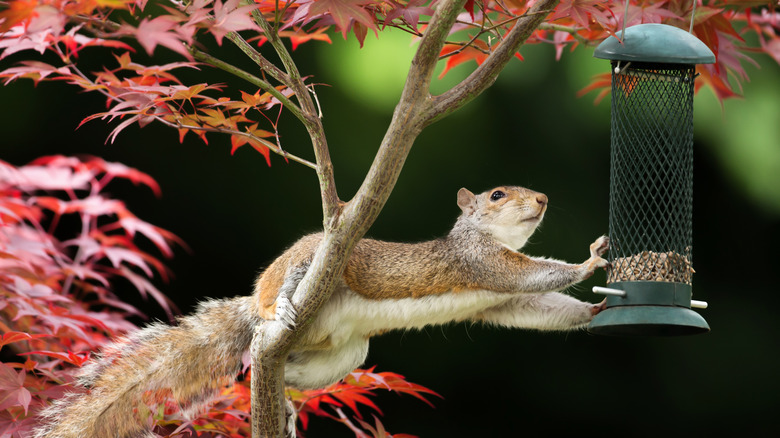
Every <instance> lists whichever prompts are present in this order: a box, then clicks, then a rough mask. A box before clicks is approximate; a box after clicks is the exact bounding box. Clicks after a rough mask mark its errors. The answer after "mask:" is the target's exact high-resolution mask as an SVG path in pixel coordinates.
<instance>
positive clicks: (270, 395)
mask: <svg viewBox="0 0 780 438" xmlns="http://www.w3.org/2000/svg"><path fill="white" fill-rule="evenodd" d="M558 1H559V0H542V1H541V2H540V3H539V4H537V5H536V6H535V7H534V8H533V11H543V10H544V9H545V8H550V9H551V8H553V7H555V5H556V4H557V3H558ZM465 2H466V0H442V1H440V2H439V3H438V6H437V8H436V13H435V14H434V16H433V17H432V18H431V21H430V23H429V25H428V28H427V29H426V31H425V34H424V35H423V37H422V39H421V40H420V45H419V47H418V49H417V52H416V54H415V56H414V58H413V60H412V64H411V67H410V71H409V76H408V77H407V81H406V84H405V85H404V89H403V92H402V95H401V99H400V102H399V104H398V106H396V108H395V111H394V113H393V119H392V121H391V122H390V126H389V127H388V130H387V132H386V134H385V137H384V138H383V140H382V143H381V145H380V148H379V151H378V152H377V155H376V157H375V158H374V162H373V164H372V165H371V168H370V169H369V171H368V174H367V175H366V178H365V179H364V181H363V184H362V185H361V187H360V189H359V190H358V192H357V193H356V195H355V196H354V198H353V199H351V200H350V201H349V202H347V203H345V204H344V203H341V202H340V201H338V200H337V198H336V199H334V196H335V193H336V191H335V186H333V184H334V180H333V178H332V174H330V172H332V166H331V163H330V158H329V156H328V155H327V144H326V143H325V139H324V136H322V137H320V136H321V135H322V133H323V131H322V130H321V126H322V125H321V124H319V125H318V126H316V127H308V126H307V129H309V133H310V135H311V136H312V143H313V146H314V149H315V153H316V154H317V165H318V166H321V167H320V168H319V170H318V174H319V175H320V190H321V193H322V194H323V213H324V220H323V225H324V237H323V239H322V242H321V243H320V246H319V248H318V249H317V251H316V253H315V255H314V258H313V260H312V263H311V265H310V267H309V269H308V271H307V273H306V276H305V277H304V278H303V280H302V281H301V283H300V284H299V286H298V289H297V290H296V292H295V294H294V296H293V298H292V303H293V305H294V307H295V308H296V309H297V311H298V316H297V318H296V328H295V330H283V329H280V328H279V327H280V326H281V325H280V324H276V322H275V321H268V322H266V323H264V324H263V325H262V326H261V327H259V328H258V332H262V333H256V338H255V342H253V351H252V417H253V418H252V425H253V427H252V436H253V437H254V438H260V437H263V438H266V437H268V438H270V437H274V438H275V437H281V436H283V433H284V424H285V422H284V418H283V416H284V412H285V400H284V362H285V359H286V357H287V355H288V353H289V351H290V349H291V348H292V346H293V345H294V344H295V341H296V339H297V338H298V336H299V335H300V333H302V331H303V329H304V328H305V327H306V326H307V324H308V323H309V322H310V321H311V320H312V319H313V318H314V316H315V315H316V312H317V311H318V310H319V308H320V307H321V305H322V304H323V303H324V302H325V301H326V300H327V299H328V298H329V297H330V295H331V293H332V292H333V289H334V287H335V285H336V283H337V281H338V280H339V278H340V277H341V275H342V273H343V272H344V268H345V266H346V263H347V260H348V258H349V255H350V253H351V251H352V248H353V247H354V245H355V244H356V243H357V242H358V240H360V239H361V238H362V237H363V236H364V235H365V233H366V232H367V231H368V229H369V227H370V226H371V225H372V224H373V223H374V221H375V220H376V218H377V217H378V216H379V212H380V211H381V210H382V207H384V205H385V203H386V202H387V199H388V198H389V196H390V193H391V192H392V190H393V187H394V186H395V183H396V181H397V180H398V176H399V175H400V173H401V169H402V168H403V165H404V163H405V161H406V157H407V156H408V155H409V152H410V150H411V147H412V145H413V144H414V141H415V139H416V138H417V136H418V135H419V134H420V132H421V131H422V129H423V128H424V127H425V126H427V125H428V124H430V123H431V122H432V121H434V120H436V119H438V118H440V117H443V116H445V115H446V114H448V113H450V112H451V111H449V110H447V108H448V107H447V105H452V106H453V108H457V107H460V106H462V105H463V104H465V103H466V102H467V101H469V100H471V99H472V98H473V97H474V96H476V95H478V94H479V93H481V92H482V91H484V89H486V88H487V87H488V86H490V84H492V82H493V81H494V80H495V76H496V75H497V74H498V72H499V71H500V70H501V69H502V68H503V66H504V65H506V63H507V62H509V60H510V59H511V56H512V54H513V53H514V52H515V51H517V49H518V48H519V46H520V45H522V43H523V42H524V41H525V39H526V38H528V36H529V35H530V34H531V32H533V30H534V29H535V28H536V27H537V26H538V25H539V23H541V22H542V21H543V20H544V17H546V15H547V13H538V12H535V13H533V14H531V15H530V19H529V20H525V19H520V20H518V23H517V25H516V26H515V27H514V28H513V29H512V31H510V32H509V33H508V34H507V40H509V42H507V41H505V42H504V43H503V44H502V47H501V48H500V49H499V51H500V53H499V54H496V53H494V55H495V56H493V55H491V57H489V59H488V61H489V63H488V64H489V67H485V68H482V69H481V70H479V71H478V72H475V74H473V75H471V76H470V77H469V78H468V79H467V80H466V81H469V83H468V84H461V85H459V86H457V87H456V88H454V89H453V90H455V89H457V91H454V92H451V93H449V94H448V95H446V96H442V97H440V98H436V99H434V98H432V97H431V95H430V94H429V93H430V92H429V90H430V82H431V78H432V76H433V71H434V68H435V67H436V63H437V61H438V59H439V54H440V53H441V50H442V47H443V46H444V41H445V40H446V38H447V36H448V35H449V32H450V29H451V28H452V26H453V24H454V23H455V20H456V18H457V16H458V13H459V12H460V11H461V10H462V8H463V5H464V4H465ZM539 17H541V18H539ZM499 51H497V53H498V52H499ZM283 58H284V56H283ZM285 65H286V66H287V64H285ZM296 73H297V72H296ZM288 74H289V71H288ZM293 76H295V75H293ZM464 82H465V81H464ZM459 87H460V88H459ZM297 92H298V90H296V94H297ZM299 99H300V97H299ZM309 105H310V102H308V103H307V102H301V107H302V108H304V109H306V108H307V107H310V106H309ZM317 122H319V120H317ZM312 128H314V129H312ZM322 171H324V172H325V175H322V174H320V172H322ZM328 175H330V176H328Z"/></svg>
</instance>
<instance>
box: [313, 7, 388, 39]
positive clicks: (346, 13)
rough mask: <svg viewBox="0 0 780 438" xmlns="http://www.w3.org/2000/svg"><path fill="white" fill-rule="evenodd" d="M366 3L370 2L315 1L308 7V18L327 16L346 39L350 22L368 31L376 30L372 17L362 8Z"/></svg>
mask: <svg viewBox="0 0 780 438" xmlns="http://www.w3.org/2000/svg"><path fill="white" fill-rule="evenodd" d="M368 3H371V0H315V1H314V3H312V5H311V7H309V15H308V16H309V18H316V17H318V16H321V15H329V16H330V17H331V18H333V21H334V22H335V23H336V27H338V28H339V29H340V30H341V33H342V35H343V36H344V38H346V37H347V32H349V29H350V27H351V23H352V20H355V21H356V22H358V23H361V24H362V25H364V26H366V27H367V28H369V29H376V23H374V19H373V17H372V16H371V14H369V13H368V11H367V10H366V9H365V8H364V7H363V5H365V4H368Z"/></svg>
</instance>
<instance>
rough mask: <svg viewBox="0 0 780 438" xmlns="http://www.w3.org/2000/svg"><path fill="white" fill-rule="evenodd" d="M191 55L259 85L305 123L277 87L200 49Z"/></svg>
mask: <svg viewBox="0 0 780 438" xmlns="http://www.w3.org/2000/svg"><path fill="white" fill-rule="evenodd" d="M190 53H191V54H192V56H193V57H194V58H195V59H197V60H198V61H201V62H205V63H207V64H209V65H211V66H214V67H216V68H218V69H220V70H223V71H226V72H228V73H230V74H232V75H234V76H236V77H239V78H241V79H244V80H245V81H247V82H249V83H251V84H254V85H257V86H258V87H259V88H260V89H261V90H263V91H265V92H267V93H268V94H270V95H272V96H273V97H275V98H276V99H277V100H279V102H281V103H282V105H284V107H285V108H287V109H288V110H289V111H290V112H291V113H293V115H294V116H295V117H296V118H298V120H300V121H301V122H305V119H304V117H303V113H302V112H301V109H300V108H299V107H298V105H296V104H295V103H294V102H293V101H292V100H290V99H289V98H288V97H287V96H285V95H284V94H282V93H281V92H279V90H277V89H276V88H275V87H273V86H272V85H271V84H269V83H268V82H266V81H264V80H262V79H260V78H258V77H257V76H255V75H253V74H251V73H249V72H246V71H244V70H242V69H240V68H238V67H236V66H234V65H232V64H228V63H227V62H225V61H222V60H221V59H218V58H215V57H214V56H212V55H209V54H208V53H205V52H202V51H200V50H198V49H195V48H191V49H190Z"/></svg>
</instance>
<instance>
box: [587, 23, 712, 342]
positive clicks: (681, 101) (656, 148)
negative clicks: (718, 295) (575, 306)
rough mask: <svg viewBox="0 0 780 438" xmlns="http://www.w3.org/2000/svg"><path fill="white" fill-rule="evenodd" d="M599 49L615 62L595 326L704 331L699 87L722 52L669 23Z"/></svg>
mask: <svg viewBox="0 0 780 438" xmlns="http://www.w3.org/2000/svg"><path fill="white" fill-rule="evenodd" d="M621 39H622V42H621V41H619V40H618V39H617V38H615V37H609V38H608V39H606V40H605V41H604V42H602V43H601V44H600V45H599V46H598V48H596V51H595V53H594V56H595V57H596V58H601V59H608V60H610V61H611V64H612V110H611V111H612V135H611V143H612V146H611V165H610V195H609V197H610V198H609V201H610V202H609V204H610V206H609V237H610V250H609V258H608V260H609V262H610V267H609V268H608V269H607V287H606V288H604V287H595V288H594V292H596V293H602V294H605V295H607V305H606V309H605V310H603V311H602V312H600V313H599V314H598V315H596V317H595V318H593V321H592V322H591V323H590V325H589V326H588V331H590V332H591V333H595V334H600V335H617V336H675V335H691V334H697V333H704V332H707V331H709V330H710V328H709V325H708V324H707V322H706V321H705V320H704V318H702V317H701V316H700V315H699V314H698V313H696V312H694V311H692V310H691V307H692V306H693V307H702V308H703V307H706V303H704V302H700V301H694V300H692V299H691V296H692V276H693V272H694V271H693V265H692V261H693V260H692V251H691V249H692V246H693V242H692V234H693V233H692V212H693V89H694V80H695V79H696V72H695V70H696V69H695V67H696V64H701V63H713V62H715V56H714V55H713V54H712V52H711V51H710V49H709V48H707V46H706V45H704V43H702V42H701V41H699V40H698V39H697V38H696V37H694V36H693V35H691V34H690V33H689V32H685V31H684V30H681V29H678V28H676V27H673V26H668V25H663V24H640V25H637V26H632V27H629V28H627V29H624V31H623V32H622V36H621Z"/></svg>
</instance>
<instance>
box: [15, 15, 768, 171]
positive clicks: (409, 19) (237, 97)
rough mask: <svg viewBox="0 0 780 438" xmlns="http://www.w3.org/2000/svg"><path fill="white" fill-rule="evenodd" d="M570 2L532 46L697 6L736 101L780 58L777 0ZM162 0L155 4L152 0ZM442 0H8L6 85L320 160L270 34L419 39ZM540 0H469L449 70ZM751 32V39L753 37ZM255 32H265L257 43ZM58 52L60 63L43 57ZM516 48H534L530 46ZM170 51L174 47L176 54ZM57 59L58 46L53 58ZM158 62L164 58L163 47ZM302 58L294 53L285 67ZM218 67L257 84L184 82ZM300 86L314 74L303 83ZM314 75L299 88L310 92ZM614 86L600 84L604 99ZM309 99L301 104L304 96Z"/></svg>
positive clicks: (481, 51)
mask: <svg viewBox="0 0 780 438" xmlns="http://www.w3.org/2000/svg"><path fill="white" fill-rule="evenodd" d="M697 1H698V4H697V5H696V8H695V12H694V8H693V3H692V1H691V0H661V1H657V0H629V3H628V5H627V8H626V7H625V6H626V3H625V2H623V1H616V0H561V1H560V2H559V3H558V5H557V7H556V8H555V10H554V11H553V13H552V14H550V15H549V16H548V17H547V19H546V21H545V22H544V23H543V24H541V25H540V26H539V27H538V29H537V30H536V32H535V33H534V34H533V35H532V36H531V37H530V38H529V39H528V40H527V41H526V44H533V43H548V44H552V45H553V46H555V49H556V54H557V57H560V56H561V54H562V52H563V50H564V49H566V48H570V49H574V48H576V47H578V46H583V45H595V44H597V43H599V42H600V41H602V40H603V39H604V38H606V37H608V36H610V35H618V31H619V30H620V29H622V28H623V26H632V25H635V24H639V23H666V24H670V25H673V26H678V27H681V28H683V29H686V30H688V29H689V26H690V23H691V18H692V14H695V16H694V17H693V33H694V34H695V35H696V36H697V37H699V38H700V39H701V40H702V41H704V42H705V43H706V44H707V45H708V46H709V47H710V48H711V49H712V50H713V52H714V53H715V55H716V58H717V62H716V63H715V64H713V65H702V66H700V68H699V70H700V73H701V74H702V81H700V84H706V85H708V86H710V87H712V88H713V90H714V91H715V93H716V95H717V96H718V97H719V98H721V99H725V98H728V97H732V96H736V95H737V94H738V93H739V90H740V84H741V82H742V81H744V80H747V78H748V75H747V72H746V70H745V68H744V67H743V61H744V62H747V63H753V62H754V61H753V60H752V58H751V56H752V55H753V54H756V53H764V54H767V55H769V56H771V57H772V58H773V59H775V60H776V61H778V62H780V37H778V34H779V33H780V32H779V31H780V14H778V12H776V11H775V6H776V4H777V3H776V0H697ZM152 3H154V5H153V4H152ZM436 3H437V0H408V1H405V0H398V1H396V0H288V1H286V2H278V1H275V0H256V1H254V2H252V1H249V0H227V1H224V2H223V1H222V0H193V1H179V0H169V1H154V2H149V1H148V0H9V1H6V2H3V3H2V4H1V5H2V6H0V8H2V9H0V60H6V59H16V61H17V62H16V65H15V66H9V67H6V68H3V69H2V70H1V71H0V76H2V77H4V78H5V80H6V83H8V82H10V81H13V80H15V79H18V78H30V79H33V80H34V81H36V82H37V81H41V80H59V81H64V82H67V83H70V84H72V85H76V86H78V87H81V88H82V89H85V90H89V91H93V92H99V93H102V94H103V95H105V97H106V99H107V110H106V111H104V112H101V113H98V114H93V115H88V116H87V117H86V118H85V121H88V120H93V119H106V120H116V121H118V122H119V123H118V124H117V125H116V127H115V128H114V129H113V131H112V132H111V134H110V135H109V140H111V141H113V140H114V139H115V137H116V135H117V134H119V133H120V132H121V131H122V130H124V129H125V128H127V127H128V126H130V125H133V124H138V125H139V126H145V125H146V124H148V123H150V122H152V121H157V122H161V123H163V124H165V125H168V126H170V127H172V128H174V129H177V130H178V131H179V134H180V138H183V137H184V136H185V135H186V134H187V133H190V132H192V133H194V134H196V135H197V136H199V137H200V138H201V139H202V140H203V141H204V142H207V141H208V139H207V134H209V133H222V134H226V135H228V136H229V137H230V140H231V145H232V151H235V150H236V149H237V148H239V147H241V146H244V145H249V146H251V147H253V148H254V149H256V150H257V151H259V152H260V153H261V154H263V155H264V156H265V157H266V160H268V163H269V164H270V153H271V152H275V153H278V154H280V155H282V156H284V157H285V158H286V159H293V160H295V161H298V162H301V163H303V164H305V165H308V166H310V167H314V165H313V164H312V163H311V162H309V161H307V160H305V159H301V158H298V157H297V156H295V155H292V154H290V153H288V152H287V151H285V150H284V149H283V148H282V145H281V144H280V142H279V138H280V136H279V131H278V120H279V117H278V116H279V114H278V111H281V110H282V108H286V109H287V110H289V111H291V112H292V113H293V114H294V115H295V116H296V117H298V118H299V119H301V120H303V118H304V117H305V116H304V114H303V111H301V110H300V108H299V105H300V99H299V98H298V97H295V96H294V95H295V94H296V92H295V91H294V90H293V89H291V84H292V83H293V82H295V80H298V79H300V78H292V77H290V75H289V74H288V73H286V72H285V71H283V70H282V69H281V68H280V67H277V66H276V65H274V64H272V63H271V62H269V61H268V59H267V58H266V57H264V56H263V55H262V52H261V50H262V47H260V48H258V47H257V46H263V45H264V43H266V41H267V40H268V37H269V35H270V34H274V35H275V37H274V38H275V41H276V40H278V41H281V39H287V40H289V41H290V42H291V44H292V46H293V48H295V47H297V46H298V45H299V44H302V43H304V42H307V41H310V40H320V41H330V37H329V33H328V32H329V30H331V29H332V30H336V31H338V32H340V33H341V34H342V35H344V36H345V37H346V36H347V35H348V33H350V32H352V33H354V35H355V36H356V37H357V38H358V40H359V41H360V42H361V44H362V42H363V40H364V39H365V38H366V35H367V33H368V32H369V31H371V32H372V33H375V34H377V35H379V33H381V31H382V30H384V29H386V28H397V29H401V30H404V31H406V32H408V33H410V34H412V35H416V36H421V35H423V33H424V32H425V30H426V27H427V25H428V19H429V16H430V15H431V14H432V13H433V9H434V8H435V7H436ZM533 3H534V0H490V1H475V0H469V1H467V2H465V8H464V11H463V13H462V14H461V15H460V17H459V18H458V20H457V22H456V23H455V25H454V26H453V27H452V29H451V32H450V39H449V40H448V41H447V44H446V45H445V46H444V48H443V49H442V51H441V54H440V59H441V60H442V62H444V63H445V67H444V70H443V72H442V73H441V74H442V75H445V74H447V72H448V71H449V70H450V69H451V68H453V67H454V66H456V65H460V64H463V63H465V62H468V61H472V60H473V61H476V63H477V64H480V63H482V62H483V61H484V60H485V59H486V58H487V56H488V55H489V54H490V53H491V52H492V51H493V50H494V49H495V48H496V47H497V46H498V45H499V44H500V43H501V41H502V39H503V36H504V35H505V34H506V33H507V32H508V31H509V29H510V28H511V27H512V26H513V25H514V23H515V22H516V21H517V20H518V19H519V18H520V17H522V16H523V15H524V14H526V13H527V11H528V9H529V7H530V6H532V5H533ZM226 39H227V40H230V42H231V44H235V45H236V46H238V47H239V48H240V49H241V50H242V51H243V52H244V53H245V54H246V55H247V56H248V57H249V58H250V59H252V60H253V61H255V62H256V63H257V66H258V70H259V71H260V72H261V74H257V73H254V72H247V71H245V70H242V69H239V68H237V67H235V66H233V65H232V64H230V63H229V62H228V61H226V60H224V59H220V58H219V57H218V55H217V54H216V53H208V52H207V51H206V49H204V47H205V46H204V45H203V43H204V42H208V41H209V40H211V41H214V42H216V43H217V44H218V45H222V44H224V43H225V40H226ZM748 41H753V42H752V43H749V42H748ZM252 42H254V43H256V46H255V45H252ZM93 47H102V48H103V49H105V50H109V51H111V52H113V53H114V54H115V55H114V58H115V63H108V64H107V65H105V66H104V67H103V69H102V70H101V71H96V72H86V71H83V70H82V69H80V68H79V65H80V60H81V58H83V57H84V56H88V55H85V53H87V52H86V49H88V48H93ZM160 48H166V49H169V50H172V51H173V52H175V53H177V54H178V55H179V56H180V58H181V62H172V63H171V62H166V63H162V64H159V65H142V64H140V63H139V62H138V61H137V60H136V58H138V56H137V53H138V52H137V50H138V49H142V50H143V51H145V52H146V53H147V54H148V55H158V54H159V53H160ZM36 52H37V53H39V54H45V53H47V52H48V53H51V54H54V55H55V59H57V60H58V61H57V62H56V63H51V62H43V61H41V59H43V58H41V57H39V56H38V55H36ZM518 57H519V58H521V59H522V57H521V56H520V54H519V53H518ZM166 58H169V57H166ZM47 59H51V57H49V58H47ZM153 59H155V58H153ZM289 62H290V61H288V60H284V61H282V63H283V64H285V68H286V67H288V65H287V64H288V63H289ZM204 65H209V66H211V67H215V68H218V69H221V70H223V71H224V72H225V73H226V74H229V75H234V76H237V77H239V78H242V79H244V80H245V81H246V84H247V85H246V87H244V88H242V89H240V90H238V89H235V90H234V89H226V88H225V87H224V86H223V85H219V84H208V83H194V84H186V83H183V82H182V81H181V80H180V79H179V78H178V72H179V71H180V70H181V69H200V68H204ZM300 84H303V80H301V82H300ZM607 84H608V80H607V78H606V77H597V78H594V81H593V83H592V84H591V86H590V87H588V88H587V89H586V90H585V91H589V90H591V89H603V88H604V87H605V86H606V85H607ZM312 87H313V85H311V84H307V85H305V88H301V87H299V88H298V90H297V93H298V94H300V93H302V92H309V91H310V90H312ZM606 92H607V91H606V90H604V91H602V92H601V94H600V95H599V98H600V97H603V95H604V93H606ZM296 100H297V102H296Z"/></svg>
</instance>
